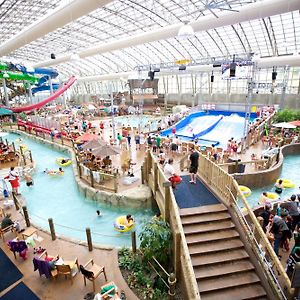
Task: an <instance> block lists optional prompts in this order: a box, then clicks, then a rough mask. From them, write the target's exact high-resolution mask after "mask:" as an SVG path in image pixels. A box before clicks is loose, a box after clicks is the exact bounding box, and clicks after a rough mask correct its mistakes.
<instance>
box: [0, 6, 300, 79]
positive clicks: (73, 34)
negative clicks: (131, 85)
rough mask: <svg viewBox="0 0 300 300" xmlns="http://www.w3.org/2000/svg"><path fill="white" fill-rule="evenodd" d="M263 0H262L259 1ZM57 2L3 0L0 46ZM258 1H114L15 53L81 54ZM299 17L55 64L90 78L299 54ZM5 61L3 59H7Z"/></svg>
mask: <svg viewBox="0 0 300 300" xmlns="http://www.w3.org/2000/svg"><path fill="white" fill-rule="evenodd" d="M261 1H263V0H261ZM65 2H71V0H68V1H59V0H0V23H1V35H0V44H1V43H3V42H4V41H6V40H8V39H9V38H10V37H12V36H14V35H15V34H17V33H19V32H20V31H21V30H22V29H24V28H25V27H27V26H28V25H30V24H32V23H33V22H34V21H36V20H38V19H39V18H42V17H43V16H44V15H45V14H46V13H47V12H49V10H51V9H54V8H56V7H57V6H58V5H59V4H61V3H65ZM252 2H255V1H254V0H200V1H198V0H143V1H142V0H116V1H112V2H111V3H109V4H107V5H106V6H104V7H102V8H98V9H97V10H95V11H93V12H91V13H90V14H88V15H86V16H83V17H81V18H79V19H77V20H75V21H74V22H72V23H69V24H67V25H66V26H64V27H63V28H59V29H57V30H55V31H53V32H51V33H49V34H47V35H46V36H44V37H42V38H39V39H38V40H36V41H33V42H31V43H29V44H27V45H26V46H23V47H22V48H20V49H18V50H16V51H14V52H13V53H11V55H10V56H9V58H11V59H16V60H17V61H19V62H26V61H31V62H39V61H43V60H48V59H50V53H55V55H56V56H57V57H59V56H60V55H63V54H65V53H68V52H78V51H80V50H83V49H85V48H88V47H91V46H93V45H95V44H96V43H101V42H103V43H107V42H111V41H115V40H118V39H120V38H124V37H127V36H131V35H135V34H138V33H143V32H148V31H151V30H154V29H158V28H161V27H164V26H167V25H170V24H174V23H179V22H184V21H193V20H197V19H199V18H201V16H204V15H209V14H213V15H214V16H215V17H217V16H218V14H219V13H220V12H221V11H224V10H234V11H238V10H239V8H240V7H241V6H243V5H247V4H249V3H252ZM299 51H300V15H299V11H293V12H289V13H285V14H282V15H276V16H271V17H268V18H264V19H258V20H254V21H247V22H243V23H240V24H235V25H232V26H226V27H222V28H217V29H213V30H208V31H202V32H197V33H196V35H195V37H193V38H191V39H188V40H179V39H178V38H171V39H168V40H163V41H156V42H151V43H147V44H143V45H139V46H135V47H130V48H126V49H121V50H117V51H112V52H109V53H104V54H98V55H95V56H92V57H88V58H85V59H81V60H80V61H70V62H68V63H63V64H60V65H58V66H56V67H55V68H57V69H58V70H59V71H60V72H61V73H62V74H64V75H71V74H75V75H79V76H88V75H94V74H105V73H114V72H124V71H129V70H133V69H134V68H135V67H136V66H138V65H147V64H154V63H164V62H174V61H175V60H180V59H192V60H197V59H200V58H202V57H217V56H226V55H232V54H241V53H249V52H254V53H257V54H258V55H260V56H262V57H263V56H275V55H286V54H293V53H296V52H297V53H299ZM4 59H5V58H4Z"/></svg>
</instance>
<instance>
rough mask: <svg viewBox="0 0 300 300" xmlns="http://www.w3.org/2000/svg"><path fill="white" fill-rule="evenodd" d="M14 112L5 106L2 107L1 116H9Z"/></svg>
mask: <svg viewBox="0 0 300 300" xmlns="http://www.w3.org/2000/svg"><path fill="white" fill-rule="evenodd" d="M12 114H13V112H12V111H11V110H10V109H7V108H5V107H0V116H8V115H12Z"/></svg>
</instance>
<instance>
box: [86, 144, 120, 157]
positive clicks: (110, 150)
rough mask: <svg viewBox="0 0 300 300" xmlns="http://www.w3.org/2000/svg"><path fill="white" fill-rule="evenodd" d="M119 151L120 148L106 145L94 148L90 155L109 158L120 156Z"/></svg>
mask: <svg viewBox="0 0 300 300" xmlns="http://www.w3.org/2000/svg"><path fill="white" fill-rule="evenodd" d="M120 153H121V150H120V148H117V147H114V146H111V145H109V144H106V145H104V146H102V147H99V148H95V149H94V150H92V154H94V155H95V156H101V157H104V156H110V155H117V154H120Z"/></svg>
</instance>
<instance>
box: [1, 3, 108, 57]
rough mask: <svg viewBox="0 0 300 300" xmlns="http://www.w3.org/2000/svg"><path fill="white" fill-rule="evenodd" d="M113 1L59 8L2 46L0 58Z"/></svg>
mask: <svg viewBox="0 0 300 300" xmlns="http://www.w3.org/2000/svg"><path fill="white" fill-rule="evenodd" d="M112 1H113V0H74V1H71V2H70V3H67V4H66V5H64V6H59V7H57V8H56V9H54V10H53V11H51V12H50V13H49V14H47V15H46V16H45V17H43V18H42V19H40V20H37V21H36V22H34V23H33V24H32V25H30V26H29V27H27V28H25V29H24V30H22V31H21V32H20V33H18V34H17V35H15V36H13V37H12V38H11V39H9V40H8V41H6V42H4V43H3V44H2V45H0V56H4V55H8V54H10V53H11V52H13V51H14V50H16V49H19V48H21V47H23V46H25V45H27V44H29V43H30V42H32V41H35V40H37V39H38V38H40V37H43V36H45V35H46V34H48V33H49V32H52V31H54V30H56V29H57V28H60V27H63V26H65V25H66V24H68V23H71V22H73V21H75V20H76V19H78V18H80V17H82V16H85V15H87V14H89V13H90V12H91V11H93V10H95V9H97V8H99V7H102V6H104V5H106V4H108V3H110V2H112Z"/></svg>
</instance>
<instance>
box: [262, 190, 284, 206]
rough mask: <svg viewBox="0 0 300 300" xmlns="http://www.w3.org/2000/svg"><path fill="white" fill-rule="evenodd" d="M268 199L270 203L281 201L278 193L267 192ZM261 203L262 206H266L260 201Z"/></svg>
mask: <svg viewBox="0 0 300 300" xmlns="http://www.w3.org/2000/svg"><path fill="white" fill-rule="evenodd" d="M267 198H268V199H269V200H270V202H274V201H276V200H278V199H279V195H278V194H276V193H272V192H267ZM259 203H260V204H261V205H265V203H262V202H261V201H259Z"/></svg>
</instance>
